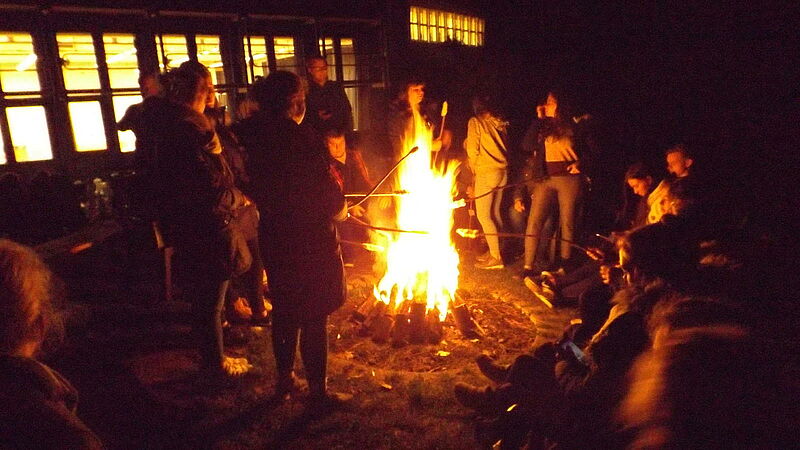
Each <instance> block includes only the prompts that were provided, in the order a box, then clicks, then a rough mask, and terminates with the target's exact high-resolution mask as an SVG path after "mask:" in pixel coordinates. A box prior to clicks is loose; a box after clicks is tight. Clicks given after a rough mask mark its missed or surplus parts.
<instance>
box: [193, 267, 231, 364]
mask: <svg viewBox="0 0 800 450" xmlns="http://www.w3.org/2000/svg"><path fill="white" fill-rule="evenodd" d="M194 281H195V282H194V288H195V295H196V301H197V303H196V304H195V305H194V306H195V307H194V314H193V315H194V332H195V334H196V335H197V336H198V337H199V340H200V342H199V344H200V346H199V350H200V359H201V366H202V367H205V368H219V367H222V360H223V357H224V346H223V342H222V309H223V308H224V306H225V293H226V292H227V290H228V284H229V282H228V280H216V279H214V277H198V278H197V279H196V280H194Z"/></svg>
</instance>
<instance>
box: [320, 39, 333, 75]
mask: <svg viewBox="0 0 800 450" xmlns="http://www.w3.org/2000/svg"><path fill="white" fill-rule="evenodd" d="M334 51H335V49H334V47H333V39H332V38H325V39H320V40H319V53H320V54H321V55H323V56H325V62H327V63H328V79H329V80H335V79H336V54H335V53H334Z"/></svg>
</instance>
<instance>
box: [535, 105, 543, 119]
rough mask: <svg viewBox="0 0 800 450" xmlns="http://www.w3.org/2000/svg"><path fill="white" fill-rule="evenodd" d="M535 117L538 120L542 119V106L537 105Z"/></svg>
mask: <svg viewBox="0 0 800 450" xmlns="http://www.w3.org/2000/svg"><path fill="white" fill-rule="evenodd" d="M536 117H538V118H539V119H544V117H545V116H544V105H539V106H537V107H536Z"/></svg>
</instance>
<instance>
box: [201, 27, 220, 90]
mask: <svg viewBox="0 0 800 450" xmlns="http://www.w3.org/2000/svg"><path fill="white" fill-rule="evenodd" d="M195 42H196V44H197V61H198V62H200V63H202V64H203V65H204V66H206V67H207V68H208V70H209V72H211V81H212V82H213V83H214V84H215V85H217V84H225V70H224V69H223V67H222V55H221V54H220V51H219V36H202V35H197V36H196V37H195Z"/></svg>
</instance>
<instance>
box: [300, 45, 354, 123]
mask: <svg viewBox="0 0 800 450" xmlns="http://www.w3.org/2000/svg"><path fill="white" fill-rule="evenodd" d="M306 69H307V70H308V99H307V101H308V114H307V115H306V116H305V121H306V122H307V123H308V124H309V125H311V126H312V127H314V129H316V130H317V132H319V133H320V134H322V133H324V132H325V131H327V130H331V129H336V130H342V131H344V132H347V133H349V132H350V131H353V107H352V106H350V100H349V99H348V98H347V95H346V94H345V92H344V88H343V87H342V85H341V84H339V83H336V82H334V81H330V80H328V63H327V62H326V61H325V58H323V57H321V56H312V57H310V58H309V59H308V63H307V65H306Z"/></svg>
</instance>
